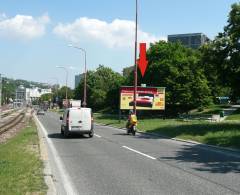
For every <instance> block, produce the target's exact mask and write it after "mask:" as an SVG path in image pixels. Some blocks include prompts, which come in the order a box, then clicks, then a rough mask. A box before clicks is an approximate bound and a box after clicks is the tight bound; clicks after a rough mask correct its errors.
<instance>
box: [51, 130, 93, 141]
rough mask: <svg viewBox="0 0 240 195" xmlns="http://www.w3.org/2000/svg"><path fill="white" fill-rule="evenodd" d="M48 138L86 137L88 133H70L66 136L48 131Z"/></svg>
mask: <svg viewBox="0 0 240 195" xmlns="http://www.w3.org/2000/svg"><path fill="white" fill-rule="evenodd" d="M48 138H50V139H88V138H89V136H88V135H82V134H79V133H75V132H74V133H71V134H70V135H69V136H68V137H64V136H63V135H62V134H61V133H50V134H48Z"/></svg>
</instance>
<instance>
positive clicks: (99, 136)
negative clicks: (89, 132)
mask: <svg viewBox="0 0 240 195" xmlns="http://www.w3.org/2000/svg"><path fill="white" fill-rule="evenodd" d="M94 135H95V136H96V137H98V138H101V137H102V136H101V135H98V134H96V133H94Z"/></svg>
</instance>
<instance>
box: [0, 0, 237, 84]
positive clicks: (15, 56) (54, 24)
mask: <svg viewBox="0 0 240 195" xmlns="http://www.w3.org/2000/svg"><path fill="white" fill-rule="evenodd" d="M234 2H237V1H236V0H235V1H234V0H220V1H219V0H201V1H200V0H181V1H179V0H139V3H140V8H139V27H140V29H139V40H141V41H146V42H147V43H149V42H153V41H156V40H159V39H166V37H167V35H168V34H178V33H193V32H202V33H204V34H206V35H207V36H208V37H210V38H214V37H215V36H216V35H217V33H218V32H221V31H223V27H224V25H226V23H227V16H228V13H229V11H230V6H231V4H233V3H234ZM0 5H1V6H0V59H1V60H0V73H3V74H5V75H6V76H7V77H10V78H21V79H27V80H33V81H39V82H46V83H51V84H53V83H54V82H55V80H53V79H51V77H57V78H58V79H59V82H60V83H61V84H63V83H64V79H65V73H64V71H63V70H61V69H57V68H56V66H66V67H74V68H69V75H70V76H69V85H70V86H71V87H73V86H74V75H75V74H77V73H82V72H83V65H84V58H83V53H81V52H80V51H79V50H77V49H74V48H70V47H68V46H67V45H68V44H69V43H73V44H74V45H76V46H79V47H82V48H84V49H85V50H86V51H87V66H88V69H91V70H94V69H95V68H96V67H98V65H99V64H104V65H106V66H109V67H111V68H112V69H113V70H115V71H118V72H121V71H122V69H123V68H124V67H126V66H130V65H132V64H133V62H134V59H133V51H134V49H133V43H134V42H133V40H134V36H133V35H134V34H133V31H134V30H133V29H134V23H133V22H134V10H135V0H121V1H116V0H101V1H100V0H87V1H86V0H84V1H83V0H68V1H57V0H51V1H49V0H21V1H19V0H8V1H5V0H0Z"/></svg>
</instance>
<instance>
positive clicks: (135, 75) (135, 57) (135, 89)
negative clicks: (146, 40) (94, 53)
mask: <svg viewBox="0 0 240 195" xmlns="http://www.w3.org/2000/svg"><path fill="white" fill-rule="evenodd" d="M135 25H136V26H135V48H134V50H135V54H134V97H133V98H134V104H133V112H134V114H135V115H136V114H137V103H136V94H137V37H138V26H137V25H138V0H136V24H135Z"/></svg>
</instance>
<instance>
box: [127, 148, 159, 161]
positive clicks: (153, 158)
mask: <svg viewBox="0 0 240 195" xmlns="http://www.w3.org/2000/svg"><path fill="white" fill-rule="evenodd" d="M122 147H123V148H125V149H127V150H130V151H132V152H135V153H137V154H141V155H142V156H145V157H147V158H150V159H152V160H156V158H155V157H152V156H149V155H147V154H144V153H142V152H139V151H137V150H134V149H132V148H129V147H127V146H122Z"/></svg>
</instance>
